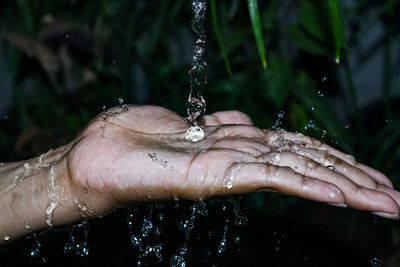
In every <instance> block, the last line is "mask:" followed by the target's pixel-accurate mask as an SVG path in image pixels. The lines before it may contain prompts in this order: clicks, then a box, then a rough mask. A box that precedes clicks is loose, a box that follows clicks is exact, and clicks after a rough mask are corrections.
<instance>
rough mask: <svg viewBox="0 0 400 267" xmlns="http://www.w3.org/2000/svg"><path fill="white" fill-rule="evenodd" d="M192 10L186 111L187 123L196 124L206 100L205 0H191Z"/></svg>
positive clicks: (201, 114)
mask: <svg viewBox="0 0 400 267" xmlns="http://www.w3.org/2000/svg"><path fill="white" fill-rule="evenodd" d="M192 10H193V13H194V16H193V19H192V29H193V31H194V32H195V33H196V42H195V44H194V46H193V59H192V66H191V69H190V70H189V76H190V94H189V98H188V101H187V103H186V111H187V115H188V121H189V123H190V124H192V125H196V121H197V120H198V119H200V118H201V117H202V116H203V115H204V113H205V111H206V101H205V100H204V97H203V91H204V88H205V86H206V84H207V76H206V70H207V64H206V62H205V60H204V50H205V43H206V35H205V31H204V18H205V13H206V1H201V0H193V1H192Z"/></svg>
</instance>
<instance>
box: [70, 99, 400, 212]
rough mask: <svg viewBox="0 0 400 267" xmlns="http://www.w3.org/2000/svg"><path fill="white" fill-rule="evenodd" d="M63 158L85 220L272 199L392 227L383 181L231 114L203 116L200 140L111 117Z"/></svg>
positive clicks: (177, 123)
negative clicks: (278, 196) (143, 207)
mask: <svg viewBox="0 0 400 267" xmlns="http://www.w3.org/2000/svg"><path fill="white" fill-rule="evenodd" d="M109 113H111V114H109V115H108V116H107V117H106V118H105V117H104V116H98V117H97V118H96V119H94V120H93V121H92V122H91V123H90V125H89V126H88V127H87V128H86V129H85V130H84V131H83V132H82V133H81V134H80V135H79V137H78V138H77V139H76V141H75V142H74V144H73V147H72V149H71V150H70V152H69V154H68V164H67V165H68V168H69V175H68V176H67V178H68V179H70V182H69V184H70V185H71V192H72V195H73V196H74V197H75V199H76V201H75V202H76V203H78V204H79V207H80V208H81V209H82V212H83V213H84V214H86V216H97V215H100V214H104V213H106V212H108V211H110V210H112V209H115V208H117V207H120V206H123V205H125V204H126V203H129V202H133V201H143V200H162V199H195V200H201V199H204V198H207V197H211V196H217V195H230V194H243V193H247V192H255V191H273V192H278V193H282V194H287V195H293V196H298V197H301V198H305V199H309V200H313V201H321V202H325V203H328V204H332V205H339V206H349V207H352V208H355V209H360V210H366V211H370V212H374V213H376V214H377V215H380V216H383V217H387V218H392V219H398V216H399V205H398V203H400V193H399V192H397V191H395V190H393V189H392V187H393V186H392V184H391V182H390V180H389V179H388V178H387V177H386V176H384V175H383V174H382V173H380V172H378V171H376V170H373V169H371V168H369V167H367V166H365V165H362V164H360V163H357V162H356V161H355V160H354V158H353V157H352V156H349V155H345V154H344V153H342V152H340V151H338V150H336V149H334V148H332V147H330V146H328V145H325V144H323V143H321V142H319V141H317V140H315V139H312V138H309V137H307V136H304V135H301V134H294V133H290V132H280V131H270V130H261V129H259V128H256V127H254V126H252V122H251V120H250V118H248V117H247V116H246V115H245V114H243V113H240V112H237V111H227V112H218V113H215V114H212V115H209V116H205V117H204V121H203V124H204V128H203V129H204V132H205V135H206V137H205V139H204V140H202V141H200V142H197V143H192V142H188V141H186V140H185V139H184V136H185V132H186V130H187V129H188V124H187V122H186V121H185V120H184V119H183V118H182V117H180V116H178V115H177V114H175V113H173V112H171V111H169V110H166V109H163V108H161V107H156V106H130V107H129V109H128V110H123V109H121V108H113V109H112V110H110V111H109Z"/></svg>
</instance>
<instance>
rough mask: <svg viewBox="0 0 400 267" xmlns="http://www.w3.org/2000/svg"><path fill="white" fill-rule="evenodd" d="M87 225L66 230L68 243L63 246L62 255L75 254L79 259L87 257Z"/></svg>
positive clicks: (82, 224) (77, 225)
mask: <svg viewBox="0 0 400 267" xmlns="http://www.w3.org/2000/svg"><path fill="white" fill-rule="evenodd" d="M88 227H89V223H88V222H83V223H79V224H76V225H73V226H72V227H71V228H69V229H68V234H69V238H70V241H69V242H67V243H66V244H65V245H64V253H65V254H67V253H75V254H76V255H78V256H80V257H85V256H88V255H89V244H88V235H89V230H88Z"/></svg>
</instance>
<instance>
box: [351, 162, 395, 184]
mask: <svg viewBox="0 0 400 267" xmlns="http://www.w3.org/2000/svg"><path fill="white" fill-rule="evenodd" d="M355 166H356V167H358V168H359V169H361V170H363V171H364V172H366V173H368V174H369V175H370V176H372V177H374V178H375V180H377V181H378V182H380V183H381V184H384V185H387V186H388V187H390V188H393V184H392V182H391V181H390V179H389V178H388V177H387V176H386V175H384V174H383V173H381V172H380V171H377V170H375V169H373V168H371V167H368V166H366V165H364V164H361V163H358V162H356V163H355Z"/></svg>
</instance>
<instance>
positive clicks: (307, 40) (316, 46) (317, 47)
mask: <svg viewBox="0 0 400 267" xmlns="http://www.w3.org/2000/svg"><path fill="white" fill-rule="evenodd" d="M289 34H290V36H291V37H292V40H293V42H295V43H296V44H297V46H298V47H299V48H301V49H303V50H305V51H307V52H309V53H311V54H314V55H327V54H329V49H328V48H327V47H326V46H325V45H324V44H322V43H320V42H318V41H317V40H314V39H312V38H311V37H310V36H309V35H307V34H306V33H304V31H303V30H301V29H300V28H298V27H292V28H290V29H289Z"/></svg>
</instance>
